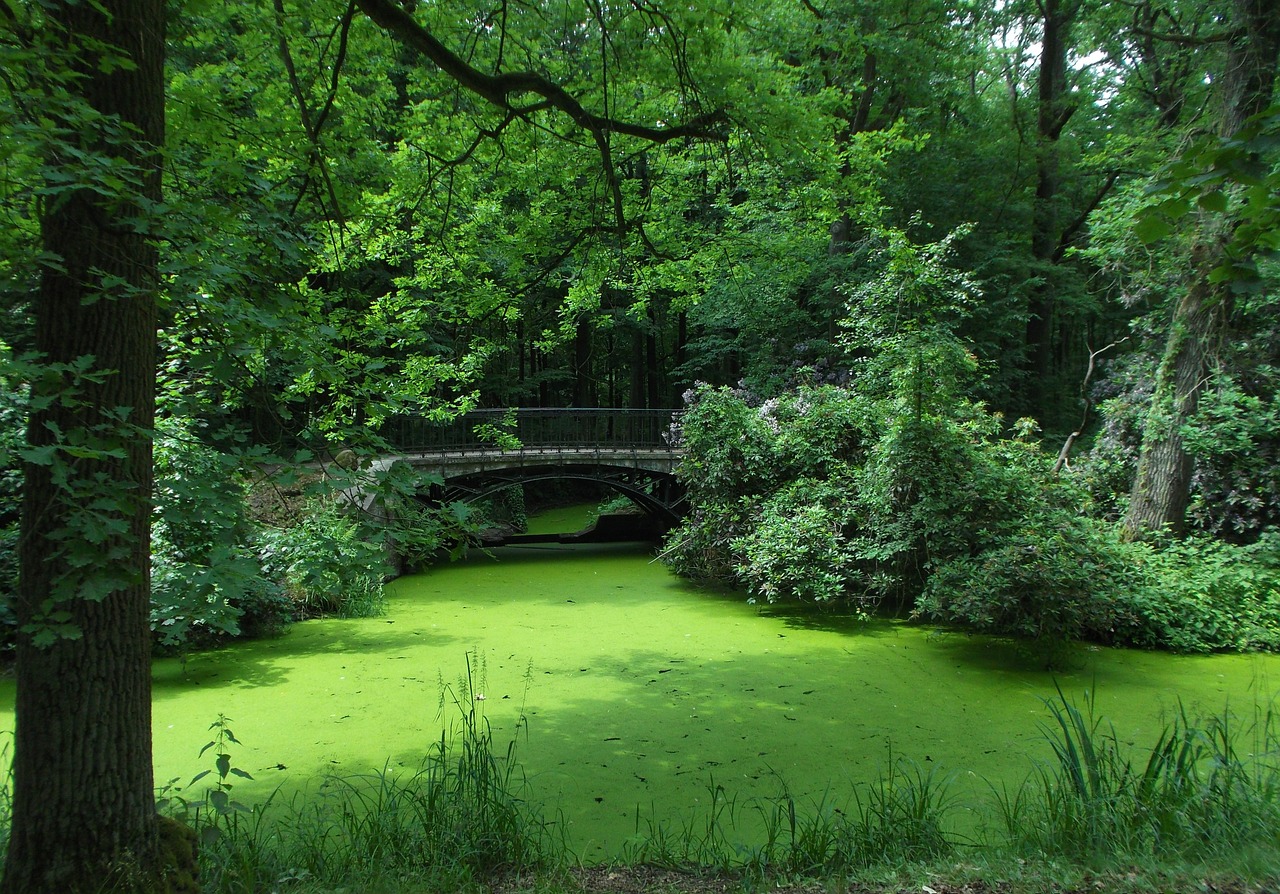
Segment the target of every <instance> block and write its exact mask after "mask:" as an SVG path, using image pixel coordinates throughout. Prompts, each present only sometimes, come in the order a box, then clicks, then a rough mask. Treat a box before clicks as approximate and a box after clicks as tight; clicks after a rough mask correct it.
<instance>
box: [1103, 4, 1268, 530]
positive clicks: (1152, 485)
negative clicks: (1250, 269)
mask: <svg viewBox="0 0 1280 894" xmlns="http://www.w3.org/2000/svg"><path fill="white" fill-rule="evenodd" d="M1233 13H1234V15H1233V22H1232V25H1233V32H1232V35H1233V36H1232V39H1231V43H1230V45H1229V51H1228V53H1227V58H1226V67H1225V70H1224V71H1223V73H1222V76H1221V77H1220V78H1219V79H1218V81H1217V83H1218V85H1219V92H1218V100H1219V127H1218V132H1219V134H1220V135H1221V136H1223V137H1230V136H1233V135H1234V134H1235V133H1236V132H1237V131H1239V130H1240V127H1241V125H1242V124H1243V123H1244V121H1245V119H1247V118H1248V117H1250V116H1251V115H1254V114H1257V113H1258V112H1260V111H1262V110H1263V109H1264V108H1265V107H1266V106H1267V104H1268V103H1269V102H1270V101H1271V94H1272V91H1273V90H1274V88H1275V78H1276V64H1277V60H1278V59H1280V6H1277V5H1276V4H1275V2H1274V0H1235V2H1234V3H1233ZM1228 236H1229V233H1228V232H1227V231H1226V228H1225V227H1224V225H1223V224H1222V223H1221V222H1220V221H1219V220H1218V219H1216V218H1214V217H1213V216H1211V215H1204V216H1203V217H1202V224H1201V231H1200V235H1199V238H1198V240H1197V244H1196V248H1195V250H1194V252H1193V254H1192V259H1191V261H1192V278H1191V281H1190V284H1189V285H1188V287H1187V292H1186V294H1185V295H1184V296H1183V297H1182V299H1181V300H1179V301H1178V303H1177V304H1176V305H1175V306H1174V308H1173V314H1172V319H1171V320H1170V324H1169V336H1168V340H1167V342H1166V344H1165V351H1164V357H1163V359H1162V361H1161V363H1160V368H1159V370H1158V371H1157V374H1156V387H1155V393H1154V394H1153V395H1152V399H1151V409H1150V411H1149V413H1148V416H1147V420H1146V423H1145V425H1144V428H1143V433H1142V451H1141V453H1140V455H1139V459H1138V472H1137V476H1136V478H1135V480H1134V485H1133V494H1132V498H1131V500H1130V503H1129V512H1128V514H1127V515H1126V516H1125V520H1124V528H1125V534H1126V535H1127V536H1129V537H1141V536H1143V534H1145V533H1146V532H1148V531H1159V530H1161V529H1167V530H1169V531H1172V532H1173V533H1175V534H1181V533H1182V532H1183V529H1184V527H1185V524H1186V509H1187V502H1188V500H1189V495H1190V491H1191V474H1192V466H1193V462H1192V458H1191V456H1190V455H1189V454H1188V453H1187V449H1186V445H1185V443H1184V440H1183V436H1182V431H1183V427H1184V426H1185V425H1186V424H1187V422H1188V421H1189V420H1190V419H1191V417H1192V416H1193V415H1194V414H1195V411H1196V409H1197V407H1198V406H1199V402H1200V393H1201V391H1202V389H1203V387H1204V382H1205V379H1206V377H1207V376H1208V373H1209V368H1210V367H1209V364H1210V360H1211V358H1212V356H1213V346H1214V344H1215V343H1216V342H1217V341H1219V340H1220V339H1221V338H1222V337H1223V334H1224V333H1223V330H1224V325H1223V324H1224V323H1225V321H1226V308H1227V303H1228V301H1227V299H1228V298H1229V290H1228V288H1227V286H1226V285H1225V284H1223V283H1214V282H1213V281H1212V280H1211V277H1210V274H1211V273H1212V271H1213V270H1214V268H1216V267H1218V266H1219V264H1221V262H1222V260H1223V253H1224V251H1225V247H1226V244H1227V239H1228Z"/></svg>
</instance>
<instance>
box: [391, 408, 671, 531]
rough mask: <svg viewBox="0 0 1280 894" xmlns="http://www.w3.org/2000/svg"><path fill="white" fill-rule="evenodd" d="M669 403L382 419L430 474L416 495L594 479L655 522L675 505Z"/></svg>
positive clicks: (667, 518) (446, 497) (457, 496)
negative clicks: (431, 480) (444, 419)
mask: <svg viewBox="0 0 1280 894" xmlns="http://www.w3.org/2000/svg"><path fill="white" fill-rule="evenodd" d="M674 420H675V411H673V410H629V409H602V408H591V409H551V408H520V409H506V410H473V411H472V412H470V413H466V414H464V415H462V416H460V417H458V418H456V419H454V420H452V421H450V422H448V423H444V424H441V423H438V422H433V421H432V420H430V419H428V418H426V417H419V416H399V417H396V418H394V419H391V420H389V421H388V423H387V427H386V428H385V429H384V434H385V436H386V437H387V439H388V440H389V441H390V442H391V444H392V445H393V446H394V447H395V448H396V449H397V450H399V451H400V453H398V454H397V455H394V456H388V457H384V458H383V459H381V460H380V461H379V463H380V464H382V463H385V464H386V465H387V466H389V465H390V464H391V463H394V462H406V463H408V464H409V465H411V466H412V467H413V468H414V469H416V470H418V471H420V472H423V473H428V474H434V476H436V477H437V479H438V482H440V483H437V484H434V485H432V487H431V489H430V491H429V492H428V493H424V494H423V496H424V497H426V498H427V499H430V500H431V501H432V502H438V503H441V504H444V503H451V502H454V501H457V500H461V501H464V502H470V501H472V500H477V499H480V498H482V497H486V496H489V495H491V494H493V493H496V492H497V491H499V490H502V489H503V488H506V487H510V486H512V485H515V484H526V483H529V482H533V481H545V480H548V479H555V478H561V479H563V478H569V479H578V480H584V481H594V482H597V483H599V484H603V485H606V486H608V487H610V488H612V489H613V490H614V491H616V492H618V493H620V494H623V495H625V496H626V497H628V498H630V499H631V501H632V502H633V503H635V504H636V505H637V506H639V507H640V508H641V509H643V510H644V511H645V512H647V513H648V514H650V515H652V516H653V517H655V518H656V519H658V520H659V521H660V522H661V523H662V524H663V526H664V527H667V526H671V525H673V524H675V523H677V522H678V521H679V520H680V519H681V518H682V517H683V516H684V513H685V509H686V499H685V489H684V486H683V485H682V484H681V483H680V482H679V481H677V480H676V477H675V469H676V466H677V465H678V464H679V462H680V460H681V459H682V458H683V456H684V450H683V449H682V448H680V447H679V446H677V445H676V443H675V439H674V437H673V434H674V432H673V427H672V426H673V422H674Z"/></svg>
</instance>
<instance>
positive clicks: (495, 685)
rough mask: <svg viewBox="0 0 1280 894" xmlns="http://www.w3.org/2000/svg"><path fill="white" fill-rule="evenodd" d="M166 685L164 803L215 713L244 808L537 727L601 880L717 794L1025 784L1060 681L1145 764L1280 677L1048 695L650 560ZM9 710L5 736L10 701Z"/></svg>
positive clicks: (222, 655)
mask: <svg viewBox="0 0 1280 894" xmlns="http://www.w3.org/2000/svg"><path fill="white" fill-rule="evenodd" d="M555 524H557V521H556V520H554V519H553V520H549V521H548V520H545V519H544V520H543V525H544V527H545V526H547V525H551V526H554V525H555ZM468 665H470V668H471V675H472V679H473V689H472V690H471V691H470V692H468V691H467V689H466V687H465V683H464V682H463V678H464V677H465V674H466V672H467V668H468ZM154 678H155V690H154V691H155V694H154V723H155V762H156V779H157V783H158V784H163V783H165V782H167V781H169V780H171V779H172V780H177V781H178V782H179V784H185V782H186V781H188V780H189V779H190V778H191V777H192V776H193V775H194V774H195V773H197V772H198V771H200V770H202V769H205V768H206V767H208V766H209V765H210V760H209V756H208V755H206V756H205V757H203V758H201V757H199V756H198V755H199V751H200V748H201V747H202V746H203V745H204V744H205V743H206V742H207V741H208V740H209V738H210V733H209V730H208V727H209V724H210V723H212V722H213V721H214V720H215V719H216V718H217V716H218V715H219V714H225V715H226V716H227V717H228V718H230V723H229V725H230V727H231V729H232V730H233V731H234V732H235V734H236V736H237V738H239V739H240V741H241V742H242V743H243V745H242V746H239V747H235V746H233V748H232V752H233V753H232V757H233V764H234V765H235V766H237V767H240V768H243V769H245V770H247V771H249V772H250V773H252V774H253V776H254V780H253V781H252V782H247V781H243V780H238V781H237V786H236V790H235V796H236V797H237V798H238V799H239V800H243V801H246V802H249V803H252V802H253V801H255V800H260V799H263V798H265V797H266V796H267V795H268V794H269V793H270V792H271V791H273V790H275V789H277V788H281V789H282V790H284V791H285V792H294V791H297V790H314V789H315V788H316V787H318V785H319V783H320V781H321V780H322V779H323V778H324V776H325V774H328V773H334V772H337V773H343V774H354V773H364V772H368V771H371V770H379V769H382V768H384V767H391V768H398V767H406V768H413V767H415V766H416V765H417V764H418V762H419V759H420V758H421V756H422V755H423V754H424V753H425V752H426V750H427V748H428V747H429V746H430V745H431V744H432V743H433V742H435V741H437V740H438V739H439V737H440V734H441V730H442V728H448V727H451V726H456V722H457V718H458V716H459V712H460V709H459V707H458V705H457V703H456V702H455V701H454V699H455V697H456V699H457V701H458V702H461V703H463V704H464V705H470V704H473V703H474V704H476V705H478V706H479V707H480V708H481V709H482V710H483V712H484V714H485V716H486V717H487V719H488V721H489V722H490V724H491V725H492V728H493V730H494V738H495V741H496V743H497V745H498V747H499V748H500V749H502V750H505V748H506V745H507V743H508V742H509V741H510V740H511V739H512V737H513V736H515V735H516V734H517V721H518V719H519V718H520V717H521V716H524V717H525V718H527V730H526V731H525V732H521V733H520V734H519V737H518V745H517V751H518V756H519V758H520V761H521V763H522V765H523V767H524V770H525V774H526V776H527V779H528V792H527V795H528V797H529V798H531V799H532V800H535V801H538V802H541V803H542V804H543V805H544V813H545V814H547V815H549V816H555V817H557V822H559V823H562V824H563V828H564V830H565V832H566V834H567V836H568V839H569V841H570V843H571V844H572V845H573V846H574V847H575V849H576V850H577V852H578V854H579V855H580V856H581V857H582V858H583V859H585V860H591V859H598V858H601V857H604V856H608V855H612V854H617V853H618V852H619V851H620V849H621V847H622V846H623V843H624V842H625V841H626V839H627V838H628V837H629V836H632V835H633V834H635V832H636V830H637V817H639V818H640V819H639V822H640V828H641V829H642V830H643V828H644V824H645V822H646V821H647V820H648V819H651V818H656V819H667V820H671V821H674V822H675V823H676V824H677V825H679V824H680V823H682V822H685V821H688V820H689V818H690V817H691V816H693V815H694V814H696V812H697V810H698V809H699V808H700V807H702V806H705V805H706V803H707V801H708V793H709V792H710V790H711V788H712V787H714V786H722V787H723V789H724V791H725V792H726V793H728V794H729V795H731V796H734V797H736V798H737V800H738V802H739V803H745V802H747V801H749V800H750V799H751V798H753V797H756V796H762V795H763V796H771V795H776V794H778V793H779V792H780V791H781V790H782V788H783V786H784V785H785V787H786V789H787V790H788V791H789V792H790V793H791V794H792V795H794V796H796V798H797V800H798V802H800V803H801V804H803V803H805V801H806V800H808V799H812V800H813V801H817V800H819V799H823V798H825V800H826V803H827V804H828V806H830V805H831V804H832V803H843V802H844V800H845V799H846V798H847V797H848V794H849V793H850V792H851V791H852V790H853V788H854V787H855V786H857V785H859V784H862V783H866V782H870V781H873V780H875V779H876V778H877V777H878V776H879V775H881V774H883V773H884V771H885V770H886V768H887V767H888V766H889V765H890V762H891V761H897V760H902V759H905V760H908V761H912V762H914V763H915V764H917V765H918V766H920V767H922V768H924V769H926V770H930V769H932V770H936V771H937V772H939V773H948V774H953V776H954V780H955V782H954V787H955V788H956V789H957V791H960V792H972V793H975V794H980V793H985V792H986V791H988V785H987V783H988V782H992V783H995V784H997V785H998V784H1000V783H1001V782H1008V783H1010V784H1015V785H1016V784H1017V783H1018V782H1019V781H1020V780H1021V779H1022V778H1023V777H1025V776H1026V774H1027V773H1028V772H1029V771H1030V770H1031V768H1032V766H1033V762H1034V761H1037V760H1046V759H1047V758H1048V756H1049V749H1048V747H1047V746H1046V745H1045V743H1044V740H1043V739H1042V737H1041V735H1040V726H1041V725H1042V724H1044V723H1045V722H1046V721H1049V720H1050V719H1051V718H1050V717H1049V714H1048V712H1047V710H1046V708H1045V704H1044V701H1043V699H1046V698H1052V697H1053V696H1054V693H1055V690H1054V685H1055V681H1056V682H1057V684H1058V685H1060V686H1061V687H1062V688H1063V690H1064V691H1065V692H1067V693H1068V694H1069V695H1073V696H1078V695H1080V694H1081V693H1083V692H1084V691H1085V690H1086V689H1087V690H1094V691H1096V693H1097V702H1098V705H1099V708H1100V710H1101V712H1102V713H1103V714H1105V715H1106V716H1107V717H1108V718H1109V719H1110V720H1112V721H1114V723H1115V725H1116V728H1117V730H1118V731H1119V733H1120V736H1121V738H1122V739H1123V740H1125V741H1134V742H1138V743H1145V742H1149V741H1150V740H1151V739H1152V738H1153V737H1154V735H1155V730H1156V729H1157V728H1158V726H1159V725H1160V723H1161V721H1162V718H1167V717H1168V716H1169V715H1170V713H1171V712H1172V711H1174V710H1176V707H1177V704H1178V700H1179V699H1181V702H1182V703H1183V704H1184V705H1185V706H1186V707H1187V708H1188V709H1189V711H1190V712H1191V713H1193V714H1194V713H1197V712H1211V711H1212V712H1217V711H1221V710H1222V709H1223V707H1224V705H1227V704H1228V703H1229V704H1230V705H1231V707H1232V708H1233V709H1234V710H1236V712H1237V713H1240V714H1242V715H1251V714H1252V710H1253V706H1254V704H1255V703H1259V702H1265V701H1267V700H1269V699H1270V698H1271V696H1272V695H1273V693H1274V689H1273V686H1276V685H1280V657H1270V656H1214V657H1185V656H1171V655H1166V654H1155V653H1145V652H1133V651H1122V650H1112V649H1097V648H1082V649H1081V650H1080V652H1079V653H1078V655H1077V660H1076V666H1075V667H1074V668H1073V669H1072V670H1071V671H1070V672H1067V673H1058V674H1056V675H1055V674H1050V673H1047V672H1045V671H1043V670H1041V669H1039V668H1038V667H1037V666H1036V664H1035V663H1034V662H1033V661H1031V660H1030V659H1028V658H1027V657H1026V656H1025V655H1022V654H1020V653H1019V651H1018V650H1017V649H1015V648H1014V647H1012V646H1010V645H1009V644H1007V643H1004V642H1001V641H997V640H991V639H986V638H980V637H971V636H967V635H964V634H957V633H941V632H939V631H937V630H935V629H933V628H929V627H921V626H914V625H908V624H905V623H899V622H890V621H876V622H872V623H871V624H869V625H859V624H856V623H852V622H849V621H847V620H845V619H841V618H838V617H831V616H825V615H814V614H804V613H795V612H787V611H778V610H775V609H772V608H770V607H760V606H753V605H749V604H747V602H746V601H745V599H744V598H743V597H742V596H741V595H740V594H731V593H716V592H707V591H705V590H701V589H698V588H696V587H693V586H690V585H688V584H686V583H684V582H682V581H680V580H678V579H677V578H675V577H673V576H672V575H671V574H669V573H668V572H667V570H666V569H665V568H664V567H663V566H662V565H661V564H659V563H657V562H655V561H653V549H652V548H651V547H646V546H640V545H597V546H574V547H563V546H556V545H539V546H536V547H535V546H526V547H505V548H502V549H498V550H494V551H493V552H492V555H488V556H484V555H477V556H474V557H472V558H470V559H468V560H466V561H464V562H461V563H458V564H455V565H450V566H446V567H441V568H437V569H433V570H431V571H430V572H428V573H424V574H418V575H412V576H409V577H405V578H402V579H400V580H398V581H395V582H394V583H393V584H391V585H390V586H389V588H388V610H387V613H386V615H385V616H384V617H380V618H373V619H366V620H352V621H340V620H339V621H335V620H320V621H308V622H304V623H301V624H297V625H295V626H294V627H293V628H292V629H291V630H290V631H288V632H287V633H286V634H285V635H283V636H281V637H279V638H277V639H272V640H264V641H259V642H250V643H242V644H237V645H235V646H232V647H230V648H226V649H222V650H219V651H214V652H207V653H200V654H196V655H192V656H190V657H189V658H188V659H187V660H186V661H185V663H184V662H181V661H178V660H176V659H173V660H169V659H166V660H161V661H157V662H156V663H155V668H154ZM442 695H443V706H442ZM480 696H483V699H481V700H479V701H473V700H474V699H478V698H479V697H480ZM0 699H2V701H0V705H3V706H4V708H3V709H0V726H4V727H7V728H10V729H11V728H12V689H11V684H10V688H9V689H8V690H7V691H0Z"/></svg>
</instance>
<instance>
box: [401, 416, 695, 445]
mask: <svg viewBox="0 0 1280 894" xmlns="http://www.w3.org/2000/svg"><path fill="white" fill-rule="evenodd" d="M678 412H679V411H677V410H628V409H605V408H580V409H558V408H553V407H524V408H518V409H506V410H473V411H471V412H470V413H466V414H464V415H462V416H459V417H458V418H456V419H453V420H452V421H450V422H447V423H440V422H436V421H434V420H431V419H429V418H427V417H425V416H397V417H395V418H393V419H390V420H388V421H387V424H386V427H385V428H384V429H383V432H384V437H386V439H387V440H388V441H389V442H390V443H391V444H392V445H393V446H395V447H396V448H397V449H399V450H402V451H405V452H412V453H419V452H432V451H439V452H441V453H454V452H457V453H468V452H478V451H492V450H502V449H507V450H513V451H520V450H533V449H550V448H554V449H562V450H563V449H575V448H582V449H590V448H597V449H616V450H669V451H672V452H675V451H676V450H677V449H678V448H677V447H676V446H675V444H674V440H673V437H672V423H673V420H674V419H675V418H676V416H677V414H678Z"/></svg>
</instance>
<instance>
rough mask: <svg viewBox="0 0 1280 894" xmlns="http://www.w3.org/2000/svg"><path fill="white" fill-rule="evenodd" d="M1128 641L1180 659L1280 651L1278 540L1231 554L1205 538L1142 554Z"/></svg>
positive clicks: (1271, 535)
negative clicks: (1135, 626)
mask: <svg viewBox="0 0 1280 894" xmlns="http://www.w3.org/2000/svg"><path fill="white" fill-rule="evenodd" d="M1145 553H1146V555H1145V556H1144V560H1145V565H1146V575H1145V578H1144V584H1145V586H1144V587H1142V588H1141V589H1140V590H1139V591H1137V592H1136V593H1135V595H1134V597H1133V601H1134V605H1133V609H1134V613H1135V614H1136V615H1137V616H1139V617H1140V618H1141V619H1142V624H1141V628H1140V629H1139V630H1137V631H1135V634H1134V636H1133V637H1132V641H1133V642H1134V643H1135V644H1137V645H1147V646H1158V647H1161V648H1168V649H1173V650H1175V651H1179V652H1212V651H1221V650H1237V651H1262V650H1268V651H1274V650H1280V533H1277V532H1276V531H1274V530H1273V531H1268V532H1266V533H1264V534H1263V535H1262V537H1260V538H1259V540H1258V541H1257V542H1256V543H1253V544H1249V545H1246V546H1238V545H1233V544H1229V543H1223V542H1222V541H1220V540H1215V539H1213V538H1210V537H1204V536H1201V537H1194V538H1190V539H1187V540H1182V541H1168V542H1162V543H1156V544H1153V545H1151V546H1149V547H1147V548H1146V549H1145Z"/></svg>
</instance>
